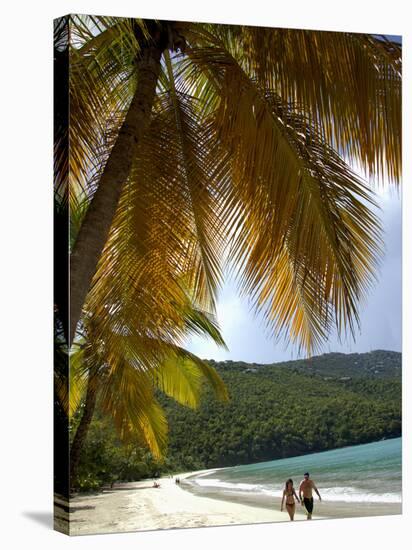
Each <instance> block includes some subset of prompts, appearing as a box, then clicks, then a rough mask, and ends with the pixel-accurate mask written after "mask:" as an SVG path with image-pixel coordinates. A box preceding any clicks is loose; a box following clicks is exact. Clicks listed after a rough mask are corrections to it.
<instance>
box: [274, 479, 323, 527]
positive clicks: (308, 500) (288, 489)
mask: <svg viewBox="0 0 412 550" xmlns="http://www.w3.org/2000/svg"><path fill="white" fill-rule="evenodd" d="M312 491H315V493H316V494H317V495H318V497H319V500H322V499H321V497H320V494H319V491H318V488H317V487H316V485H315V484H314V482H313V481H312V480H311V479H309V473H308V472H306V473H305V474H304V475H303V480H302V481H301V483H300V485H299V497H298V495H297V494H296V491H295V489H294V487H293V481H292V480H291V479H288V480H287V481H286V484H285V489H284V490H283V496H282V503H281V505H280V510H281V512H282V511H283V504H284V502H285V500H286V510H287V511H288V514H289V517H290V520H291V521H293V518H294V517H295V499H296V500H297V502H300V503H301V504H302V506H305V508H306V514H307V519H312V512H313V495H312ZM302 495H303V496H302Z"/></svg>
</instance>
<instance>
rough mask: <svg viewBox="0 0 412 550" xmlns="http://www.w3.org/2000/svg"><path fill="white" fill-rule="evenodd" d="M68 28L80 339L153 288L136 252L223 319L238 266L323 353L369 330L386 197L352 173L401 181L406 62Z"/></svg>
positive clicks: (392, 53)
mask: <svg viewBox="0 0 412 550" xmlns="http://www.w3.org/2000/svg"><path fill="white" fill-rule="evenodd" d="M68 25H69V28H70V36H71V43H70V159H69V162H70V194H71V196H70V199H71V201H72V205H74V204H75V205H76V207H78V205H79V204H80V205H82V213H84V216H83V217H80V220H79V222H78V223H77V222H76V227H79V230H78V232H77V235H76V238H75V240H74V244H73V247H72V252H71V255H70V285H71V286H70V291H71V317H70V328H69V330H68V332H69V334H70V336H69V341H70V342H71V341H72V338H73V334H74V331H75V327H76V325H77V322H78V320H79V318H80V316H81V312H82V309H84V308H85V307H86V308H87V304H88V303H90V302H93V303H95V304H97V303H100V307H102V305H101V304H104V303H105V301H106V300H107V299H108V297H109V295H110V296H112V297H113V298H114V294H119V293H122V292H124V288H125V286H127V285H128V284H129V282H130V280H131V278H132V279H133V281H137V279H138V278H144V277H146V276H147V278H148V280H150V277H151V275H147V272H146V270H145V269H141V267H139V268H137V267H136V264H135V266H134V268H131V267H130V265H131V264H130V262H132V255H133V254H135V253H137V254H138V255H139V257H140V258H144V260H143V261H144V262H145V263H147V258H148V257H149V256H150V258H151V259H150V261H156V262H157V263H156V267H157V275H158V279H159V277H163V282H164V283H165V284H166V285H167V284H168V282H169V277H170V276H171V269H170V268H171V267H172V271H173V270H174V269H175V268H176V266H183V267H182V268H181V271H182V272H185V277H186V278H188V277H189V278H190V281H189V282H187V285H188V287H189V288H193V289H194V297H195V299H197V300H200V302H201V303H203V304H204V305H206V307H207V308H210V309H212V310H213V305H214V300H215V298H216V291H217V288H218V287H219V284H220V283H221V281H222V265H223V260H224V259H225V260H227V259H228V260H229V261H230V262H231V265H232V266H233V268H234V269H235V270H236V273H237V274H238V277H239V286H240V290H241V292H245V293H248V294H249V295H251V296H252V297H253V299H254V303H255V305H256V307H257V308H263V309H264V312H265V315H266V318H267V321H268V324H269V326H270V327H272V328H273V329H274V331H275V332H276V333H277V334H279V333H281V332H282V331H283V332H285V333H286V332H287V333H288V334H289V335H290V337H291V339H292V340H294V341H297V342H298V343H299V345H300V346H303V347H304V348H305V349H306V351H308V352H309V353H310V352H312V351H313V350H314V349H316V347H318V346H319V345H320V343H321V342H322V341H323V340H324V339H325V338H326V337H327V335H328V333H329V332H330V330H331V329H332V328H333V327H334V326H337V328H338V330H339V331H345V330H346V329H349V330H350V331H353V329H354V327H355V326H356V323H357V322H358V321H359V317H358V304H359V302H360V301H361V300H362V298H363V297H364V295H365V291H366V290H367V288H368V287H369V286H370V284H371V281H372V280H373V274H374V270H375V267H376V262H377V258H378V256H379V249H380V227H379V222H378V220H377V218H376V216H375V215H374V214H373V213H372V211H371V206H373V205H374V198H373V192H372V191H371V189H370V187H369V186H368V185H367V184H366V183H364V181H363V180H362V179H361V178H360V177H358V176H357V175H356V174H355V173H354V172H353V170H352V169H351V168H350V167H349V165H348V163H347V160H348V159H350V160H351V161H355V162H356V163H357V164H358V165H359V166H360V167H361V169H363V170H364V171H365V173H367V175H368V176H370V177H372V176H374V175H377V176H387V177H389V178H390V179H391V180H395V181H398V179H399V177H400V157H401V146H400V137H401V114H400V97H401V77H400V57H401V54H400V47H399V46H398V45H396V44H393V43H391V42H389V41H388V40H386V39H384V38H383V37H381V38H378V37H374V36H372V35H363V34H351V33H336V32H316V31H298V30H286V29H266V28H253V27H245V26H228V25H216V24H214V25H210V24H197V23H176V22H167V21H163V22H161V21H142V20H129V19H120V18H101V17H97V18H91V17H80V16H78V17H72V18H71V19H70V21H69V22H68ZM171 54H172V55H171ZM58 171H59V169H58V168H57V172H58ZM152 217H159V219H158V220H157V222H158V223H157V225H156V228H153V227H151V228H150V229H149V225H150V224H152V225H153V223H152V221H148V220H150V218H152ZM144 231H146V236H147V235H148V232H150V231H151V232H152V234H151V236H150V237H147V238H146V243H144V240H142V232H144ZM149 241H150V243H152V244H153V243H154V246H155V249H153V248H152V244H150V243H149ZM120 250H121V252H120ZM120 255H121V258H120V257H119V256H120ZM165 256H167V258H165ZM154 257H156V260H152V259H153V258H154ZM170 262H172V263H173V266H171V265H170ZM125 264H128V267H127V266H126V265H125ZM139 265H140V264H139ZM129 268H130V269H129ZM152 268H153V269H152ZM154 269H155V268H154V267H153V266H152V267H151V268H149V270H148V271H149V272H151V271H153V270H154ZM125 271H127V274H126V272H125ZM120 272H123V273H122V275H120ZM160 272H161V273H162V275H159V273H160ZM115 273H116V274H117V276H116V278H115V282H114V283H113V280H114V274H115ZM173 273H174V276H175V272H173ZM107 280H109V283H108V284H109V285H110V288H108V286H107ZM157 282H158V281H157V280H156V284H157ZM139 284H140V283H139ZM143 286H144V285H143V284H140V287H141V288H142V287H143ZM152 286H154V285H152ZM169 303H170V302H169ZM140 305H142V304H140ZM141 311H142V310H141V309H140V306H139V307H138V306H137V305H136V307H135V308H134V312H130V314H134V315H136V316H137V317H136V318H138V316H139V315H140V313H141ZM104 322H105V321H104V319H102V320H101V323H104Z"/></svg>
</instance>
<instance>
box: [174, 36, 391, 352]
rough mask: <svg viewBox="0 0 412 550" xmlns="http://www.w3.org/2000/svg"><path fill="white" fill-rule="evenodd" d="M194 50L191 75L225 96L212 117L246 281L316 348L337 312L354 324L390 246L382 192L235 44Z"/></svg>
mask: <svg viewBox="0 0 412 550" xmlns="http://www.w3.org/2000/svg"><path fill="white" fill-rule="evenodd" d="M188 55H189V57H190V60H191V62H192V63H190V64H189V63H187V64H186V68H185V70H184V68H183V69H182V74H184V78H185V79H186V80H187V81H189V82H191V85H192V87H193V88H195V87H196V86H197V85H198V84H197V81H198V78H199V76H198V75H199V72H200V73H203V74H202V75H201V76H200V78H204V75H205V74H207V75H208V77H209V75H212V80H213V82H214V85H215V90H214V92H213V93H214V94H215V95H218V97H219V102H218V107H217V109H216V110H215V111H214V112H211V113H209V115H208V118H207V120H206V123H207V124H210V126H211V132H212V133H215V134H216V135H217V136H219V140H220V145H221V147H223V148H224V149H225V150H226V151H227V162H226V165H225V168H224V171H222V173H221V174H220V177H219V181H220V184H221V188H222V189H225V191H224V192H225V194H226V196H225V205H224V212H225V214H224V216H225V219H226V221H227V223H228V225H227V227H226V235H229V236H231V237H230V238H231V251H230V260H231V261H232V263H233V264H234V266H235V269H236V270H237V272H238V274H240V286H241V290H242V291H243V292H245V293H248V294H252V296H254V297H255V303H256V306H257V307H258V308H263V309H264V311H265V315H266V317H267V319H268V322H269V324H271V326H272V328H274V329H275V331H276V332H279V331H282V330H284V329H285V328H289V331H290V335H291V337H292V339H293V340H297V341H298V342H300V344H301V345H302V346H303V347H304V348H305V349H306V350H308V351H309V352H311V351H313V350H314V349H316V348H317V347H319V345H320V343H321V341H322V340H323V339H324V338H325V337H326V336H327V334H328V333H329V331H330V329H331V328H332V321H335V322H336V324H337V327H338V330H339V331H344V330H345V329H346V328H349V330H351V331H353V330H354V326H355V324H356V322H357V321H358V311H357V308H358V304H359V301H361V300H362V298H363V297H364V295H365V292H366V290H367V288H368V287H369V286H370V284H371V282H372V281H373V273H374V270H375V268H376V265H377V261H378V257H379V251H380V243H381V240H380V226H379V222H378V219H377V217H376V216H375V215H374V214H373V213H372V212H371V210H370V208H374V207H375V204H374V200H373V193H372V192H371V190H370V189H369V188H368V187H367V186H366V185H365V184H364V183H363V182H362V181H361V180H360V178H359V177H358V176H356V175H355V173H354V172H353V171H352V170H351V169H350V167H349V166H348V165H347V164H346V163H345V162H344V161H343V159H342V158H341V157H340V156H339V155H338V154H337V153H336V152H335V151H334V150H333V149H332V148H331V147H330V146H329V145H328V144H327V142H326V141H325V140H324V139H323V137H322V135H321V134H320V133H318V132H317V130H316V127H315V126H313V125H312V122H311V119H310V118H309V117H306V118H305V117H303V116H302V115H297V114H296V110H295V109H294V108H293V105H292V106H290V105H288V104H285V103H284V102H282V100H281V99H280V98H279V96H278V95H277V93H276V92H274V91H273V90H270V89H262V88H261V87H260V86H259V83H258V82H256V81H253V80H251V79H250V78H249V76H248V75H247V74H246V73H245V72H244V71H243V69H242V67H241V66H240V65H239V64H238V63H237V61H236V60H235V59H234V58H233V56H232V55H230V53H229V52H227V51H226V50H225V49H223V48H222V47H217V46H215V47H213V48H211V47H205V48H197V49H194V48H193V49H191V50H189V51H188ZM196 67H197V68H196ZM234 96H236V102H234V101H233V97H234ZM215 103H216V101H215ZM227 165H229V166H230V170H228V169H227ZM282 292H284V293H285V294H284V295H283V294H282ZM332 313H333V315H334V318H333V317H332Z"/></svg>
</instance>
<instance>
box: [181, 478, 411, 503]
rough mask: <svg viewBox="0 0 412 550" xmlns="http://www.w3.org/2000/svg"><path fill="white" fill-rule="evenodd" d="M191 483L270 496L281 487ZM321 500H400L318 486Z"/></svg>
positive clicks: (210, 480) (212, 481) (213, 480)
mask: <svg viewBox="0 0 412 550" xmlns="http://www.w3.org/2000/svg"><path fill="white" fill-rule="evenodd" d="M191 481H192V483H194V484H195V485H198V486H200V487H205V488H210V489H221V490H223V491H224V492H237V493H245V492H247V493H249V494H250V493H254V494H256V495H259V494H260V495H266V496H272V497H281V496H282V493H283V489H277V488H274V487H270V486H267V485H261V484H253V483H233V482H229V481H222V480H220V479H217V478H203V479H202V478H196V479H193V480H191ZM319 491H320V493H321V495H322V500H324V501H325V502H349V503H350V502H359V503H362V502H364V503H374V502H375V503H400V502H402V498H401V495H400V494H399V493H389V492H387V493H374V492H365V491H364V490H360V489H357V488H356V487H319Z"/></svg>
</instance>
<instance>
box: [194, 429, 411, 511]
mask: <svg viewBox="0 0 412 550" xmlns="http://www.w3.org/2000/svg"><path fill="white" fill-rule="evenodd" d="M306 471H309V473H310V476H311V478H312V479H313V480H314V482H315V483H316V485H317V487H318V489H319V491H320V493H321V495H322V498H323V500H324V501H333V502H348V503H362V502H364V503H366V502H368V503H400V502H401V492H402V438H396V439H388V440H385V441H378V442H376V443H368V444H366V445H356V446H353V447H345V448H343V449H336V450H333V451H325V452H322V453H313V454H310V455H304V456H299V457H293V458H286V459H282V460H272V461H270V462H260V463H258V464H248V465H243V466H235V467H233V468H222V469H216V470H213V471H209V472H207V473H203V474H198V475H197V476H194V477H191V478H189V479H188V480H187V481H188V483H189V484H190V485H191V488H192V489H193V490H195V491H196V492H198V493H202V492H203V491H204V492H209V493H210V492H211V491H213V492H215V493H222V494H224V495H226V496H227V497H229V496H230V495H232V496H234V495H236V496H237V497H238V498H240V499H241V498H242V495H243V496H248V497H252V496H253V497H254V498H255V499H257V500H258V499H259V497H262V499H264V498H266V499H267V497H268V496H270V497H273V496H281V495H282V491H283V487H284V483H285V481H286V479H287V478H289V477H291V478H292V479H293V481H294V485H295V488H296V489H297V488H298V487H299V483H300V481H301V480H302V478H303V474H304V472H306Z"/></svg>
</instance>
